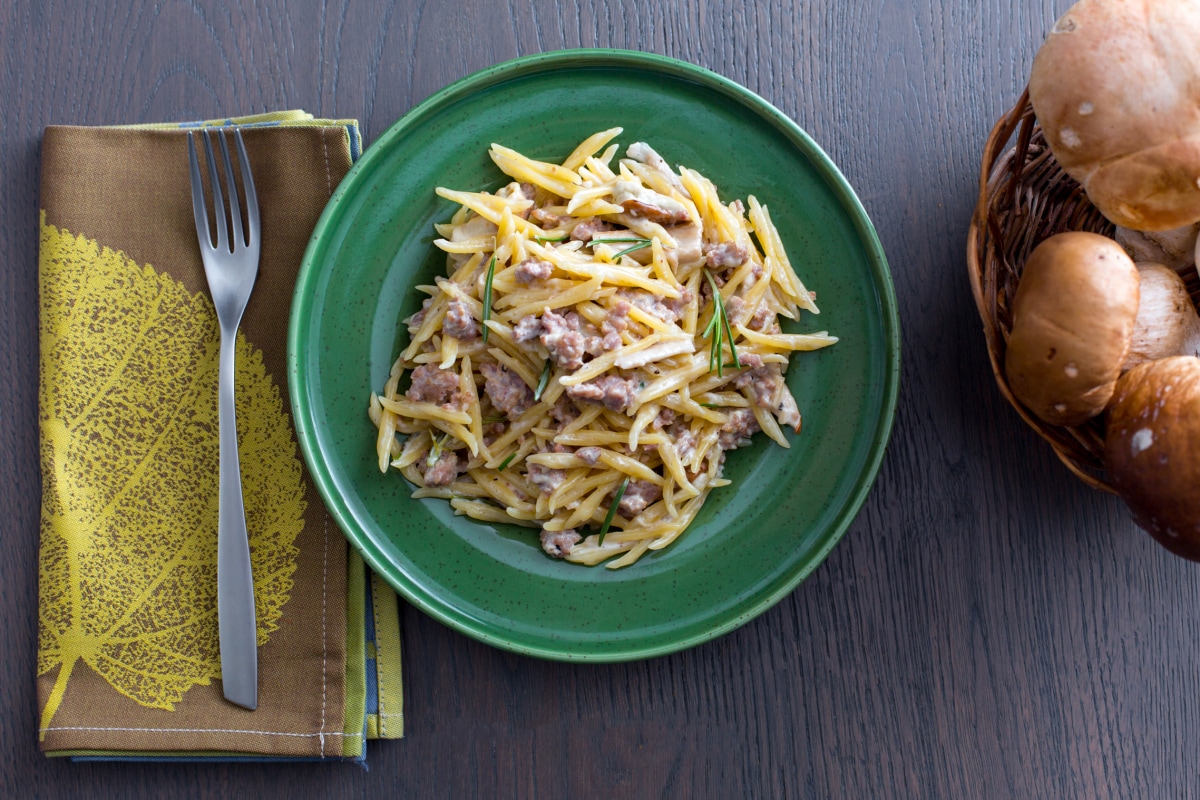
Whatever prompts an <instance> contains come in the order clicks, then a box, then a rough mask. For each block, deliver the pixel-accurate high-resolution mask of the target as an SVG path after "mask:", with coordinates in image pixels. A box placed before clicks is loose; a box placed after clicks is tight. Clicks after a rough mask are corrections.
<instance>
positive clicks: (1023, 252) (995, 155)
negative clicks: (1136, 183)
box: [967, 90, 1200, 492]
mask: <svg viewBox="0 0 1200 800" xmlns="http://www.w3.org/2000/svg"><path fill="white" fill-rule="evenodd" d="M1010 145H1011V146H1010ZM1114 229H1115V226H1114V225H1113V224H1112V223H1111V222H1109V221H1108V220H1107V219H1106V218H1105V217H1104V216H1102V215H1101V214H1100V212H1099V211H1097V210H1096V208H1095V207H1094V206H1093V205H1092V204H1091V203H1090V202H1089V201H1088V198H1087V195H1086V194H1085V193H1084V191H1083V188H1082V187H1081V186H1080V185H1079V184H1078V183H1077V182H1076V181H1075V180H1074V179H1072V178H1071V177H1070V176H1068V175H1067V174H1066V173H1065V172H1063V170H1062V168H1061V167H1060V166H1059V165H1058V162H1057V161H1056V160H1055V159H1054V156H1053V154H1052V153H1051V152H1050V148H1049V146H1048V145H1047V144H1046V140H1045V138H1044V137H1043V135H1042V130H1041V127H1040V126H1039V125H1038V124H1037V120H1036V118H1035V117H1034V113H1033V106H1031V105H1030V103H1029V91H1028V90H1026V91H1025V92H1024V93H1023V94H1022V95H1021V99H1020V100H1019V101H1018V102H1017V104H1016V106H1015V107H1014V108H1013V109H1012V110H1011V111H1009V112H1008V113H1007V114H1005V115H1004V116H1003V117H1001V119H1000V120H999V122H997V123H996V126H995V127H994V128H993V129H992V133H991V135H990V136H989V137H988V140H987V144H986V146H985V147H984V153H983V166H982V170H981V173H980V178H979V203H978V205H976V207H975V214H974V216H973V217H972V219H971V229H970V233H969V235H968V240H967V264H968V267H969V268H970V272H971V291H972V292H973V294H974V295H975V305H976V306H977V307H978V309H979V316H980V317H981V318H982V320H983V331H984V336H985V337H986V339H987V348H988V356H989V357H990V358H991V361H992V372H993V373H994V374H995V376H996V383H997V385H998V386H999V387H1000V392H1001V394H1003V395H1004V397H1005V399H1007V400H1008V402H1009V403H1011V404H1012V406H1013V407H1014V408H1015V409H1016V410H1017V412H1018V413H1019V414H1020V415H1021V418H1022V419H1024V420H1025V422H1026V423H1028V424H1029V426H1030V427H1031V428H1033V429H1034V430H1035V431H1037V432H1038V434H1039V435H1040V436H1041V437H1042V438H1043V439H1045V440H1046V441H1047V442H1049V443H1050V446H1051V447H1053V448H1054V452H1055V453H1057V454H1058V457H1059V458H1060V459H1061V460H1062V462H1063V463H1064V464H1066V465H1067V467H1068V468H1069V469H1070V470H1071V472H1073V473H1075V475H1077V476H1078V477H1079V479H1080V480H1082V481H1083V482H1084V483H1086V484H1088V485H1089V486H1092V487H1095V488H1097V489H1104V490H1106V491H1110V492H1111V491H1113V488H1112V486H1111V485H1110V483H1109V482H1108V478H1107V475H1106V473H1105V470H1104V418H1103V415H1101V416H1099V417H1095V418H1093V419H1092V420H1090V421H1088V422H1087V423H1086V424H1084V425H1080V426H1078V427H1075V428H1068V427H1063V426H1058V425H1050V424H1048V423H1046V422H1043V421H1042V420H1041V419H1039V418H1038V417H1037V416H1036V415H1034V414H1033V412H1031V411H1030V410H1029V409H1028V408H1026V407H1025V406H1024V405H1022V404H1021V402H1020V401H1019V400H1017V399H1016V398H1015V397H1014V396H1013V393H1012V390H1011V389H1010V388H1009V385H1008V379H1007V378H1006V377H1005V374H1004V353H1005V348H1006V347H1007V344H1008V336H1009V334H1010V333H1011V331H1012V301H1013V297H1014V296H1015V295H1016V292H1017V284H1018V283H1019V282H1020V279H1021V269H1022V267H1023V266H1024V264H1025V261H1026V260H1027V258H1028V256H1029V253H1030V251H1032V250H1033V248H1034V247H1036V246H1037V244H1038V243H1039V242H1041V241H1042V240H1043V239H1045V238H1047V237H1049V236H1051V235H1053V234H1056V233H1061V232H1063V231H1091V232H1094V233H1100V234H1104V235H1106V236H1110V235H1112V233H1113V231H1114ZM1188 289H1189V291H1190V292H1191V296H1192V302H1193V303H1196V304H1197V305H1198V306H1200V281H1197V280H1196V278H1195V274H1194V273H1193V275H1192V276H1191V279H1190V280H1189V281H1188Z"/></svg>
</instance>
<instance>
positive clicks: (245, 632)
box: [217, 330, 258, 709]
mask: <svg viewBox="0 0 1200 800" xmlns="http://www.w3.org/2000/svg"><path fill="white" fill-rule="evenodd" d="M236 343H237V331H236V330H234V331H233V332H232V333H229V334H227V333H226V331H224V330H222V331H221V354H220V365H219V378H218V381H217V383H218V390H217V396H218V397H217V423H218V426H219V435H220V442H221V446H220V449H221V456H220V458H221V463H220V497H219V509H218V521H217V624H218V627H219V629H220V638H221V685H222V688H223V689H224V692H225V699H226V700H228V701H230V702H231V703H236V704H237V705H239V706H242V707H243V708H249V709H254V708H256V707H257V706H258V643H257V641H256V637H257V623H256V621H255V613H254V576H253V573H252V572H251V569H250V538H249V536H248V534H247V533H246V509H245V506H244V504H243V502H242V473H241V468H240V467H239V464H238V449H237V421H236V418H235V417H236V414H235V410H234V401H233V385H234V374H235V373H234V352H235V350H234V348H235V345H236Z"/></svg>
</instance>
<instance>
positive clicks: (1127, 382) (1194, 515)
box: [1104, 356, 1200, 561]
mask: <svg viewBox="0 0 1200 800" xmlns="http://www.w3.org/2000/svg"><path fill="white" fill-rule="evenodd" d="M1107 423H1108V426H1107V430H1106V432H1105V439H1104V460H1105V466H1106V467H1107V469H1108V474H1109V478H1110V479H1111V480H1112V483H1113V486H1114V487H1116V489H1117V492H1118V493H1119V494H1120V495H1121V497H1122V498H1123V499H1124V500H1125V502H1126V504H1127V505H1128V506H1129V509H1130V511H1132V512H1133V518H1134V521H1135V522H1137V524H1138V525H1140V526H1141V527H1142V528H1144V529H1145V530H1146V531H1147V532H1149V533H1150V535H1151V536H1153V537H1154V538H1155V539H1157V540H1158V541H1159V543H1161V544H1162V545H1163V546H1164V547H1166V548H1167V549H1168V550H1170V551H1171V552H1172V553H1175V554H1176V555H1180V556H1183V557H1184V558H1189V559H1192V560H1193V561H1200V358H1196V357H1194V356H1174V357H1172V358H1163V359H1159V360H1158V361H1148V362H1146V363H1144V364H1139V365H1138V366H1136V367H1134V368H1133V369H1131V370H1129V371H1128V372H1126V373H1125V374H1124V375H1123V376H1121V379H1120V380H1119V381H1118V382H1117V389H1116V392H1115V393H1114V395H1113V400H1112V404H1111V405H1110V406H1109V409H1108V418H1107Z"/></svg>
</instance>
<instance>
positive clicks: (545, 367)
mask: <svg viewBox="0 0 1200 800" xmlns="http://www.w3.org/2000/svg"><path fill="white" fill-rule="evenodd" d="M548 383H550V359H548V358H547V359H546V360H545V361H544V362H542V377H540V378H538V385H537V389H535V390H534V391H533V400H534V402H535V403H536V402H537V401H538V400H541V399H542V392H544V391H546V385H547V384H548Z"/></svg>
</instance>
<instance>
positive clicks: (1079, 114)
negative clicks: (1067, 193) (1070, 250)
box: [1029, 0, 1200, 230]
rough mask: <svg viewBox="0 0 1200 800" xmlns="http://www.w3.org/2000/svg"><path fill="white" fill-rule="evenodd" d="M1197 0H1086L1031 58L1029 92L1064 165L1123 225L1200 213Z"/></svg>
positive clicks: (1162, 225) (1148, 224)
mask: <svg viewBox="0 0 1200 800" xmlns="http://www.w3.org/2000/svg"><path fill="white" fill-rule="evenodd" d="M1198 41H1200V3H1197V2H1195V0H1124V2H1112V0H1080V2H1078V3H1076V4H1075V5H1073V6H1071V8H1070V9H1068V10H1067V12H1066V13H1065V14H1063V16H1062V17H1061V18H1060V19H1059V20H1058V22H1057V23H1055V25H1054V28H1053V29H1052V30H1051V31H1050V33H1049V35H1048V36H1047V37H1046V40H1045V42H1043V44H1042V46H1041V48H1040V49H1039V50H1038V53H1037V56H1036V57H1035V58H1034V61H1033V67H1032V70H1031V72H1030V78H1029V99H1030V102H1031V103H1032V104H1033V109H1034V112H1035V113H1036V114H1037V118H1038V121H1039V122H1040V123H1041V124H1042V127H1043V129H1044V130H1045V134H1046V141H1047V142H1048V143H1049V145H1050V149H1051V150H1052V151H1053V152H1054V155H1055V158H1057V159H1058V162H1059V163H1060V164H1061V165H1062V167H1063V169H1064V170H1066V172H1067V173H1068V174H1069V175H1070V176H1071V177H1073V178H1075V180H1077V181H1079V183H1081V184H1082V185H1083V187H1084V189H1085V190H1086V191H1087V194H1088V197H1089V198H1090V199H1091V201H1092V203H1093V204H1095V206H1096V207H1097V208H1099V209H1100V211H1101V212H1102V213H1103V214H1104V215H1105V216H1106V217H1108V218H1109V219H1110V220H1112V221H1113V222H1115V223H1116V224H1117V225H1120V226H1123V227H1126V228H1133V229H1136V230H1167V229H1170V228H1177V227H1180V226H1182V225H1187V224H1189V223H1192V222H1195V221H1197V220H1200V184H1198V183H1197V181H1198V179H1200V47H1197V46H1196V42H1198Z"/></svg>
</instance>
